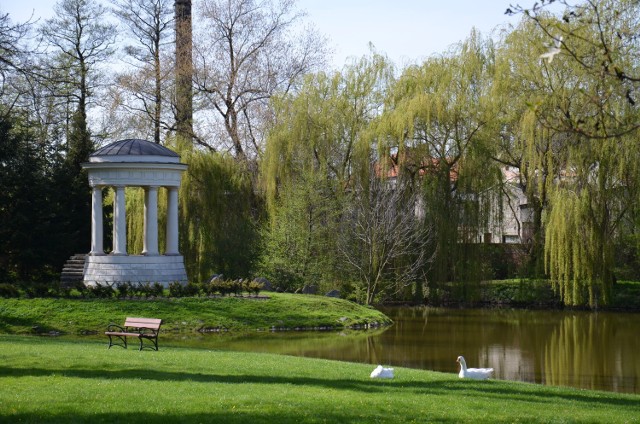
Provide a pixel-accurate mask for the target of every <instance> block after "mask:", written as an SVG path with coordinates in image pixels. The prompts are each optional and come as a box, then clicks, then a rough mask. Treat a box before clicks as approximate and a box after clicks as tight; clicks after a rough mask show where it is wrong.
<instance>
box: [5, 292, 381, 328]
mask: <svg viewBox="0 0 640 424" xmlns="http://www.w3.org/2000/svg"><path fill="white" fill-rule="evenodd" d="M127 316H137V317H148V318H162V319H163V321H164V323H163V327H162V329H163V331H165V332H166V331H195V330H199V329H202V328H226V329H229V330H255V329H257V328H262V329H269V328H271V327H286V328H295V327H305V328H316V327H335V328H341V327H343V326H345V327H346V326H353V325H364V324H371V323H379V324H382V323H385V322H389V319H388V318H387V317H386V316H385V315H384V314H382V313H381V312H379V311H377V310H375V309H373V308H368V307H364V306H362V305H358V304H356V303H353V302H349V301H347V300H344V299H334V298H330V297H326V296H311V295H294V294H284V293H269V298H268V299H256V298H247V297H245V298H237V297H223V298H179V299H166V298H161V299H157V300H145V299H135V300H116V299H88V300H83V299H0V333H4V334H28V333H33V332H34V331H35V332H39V333H47V332H51V331H53V332H59V333H63V334H79V333H84V332H87V331H89V332H91V331H98V332H102V331H104V330H105V328H106V326H107V325H108V324H109V323H111V322H115V323H117V324H122V323H123V322H124V319H125V317H127Z"/></svg>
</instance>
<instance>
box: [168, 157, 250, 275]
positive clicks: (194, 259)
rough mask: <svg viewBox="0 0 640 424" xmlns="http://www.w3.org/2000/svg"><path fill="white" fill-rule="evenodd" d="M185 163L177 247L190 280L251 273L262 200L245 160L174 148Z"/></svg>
mask: <svg viewBox="0 0 640 424" xmlns="http://www.w3.org/2000/svg"><path fill="white" fill-rule="evenodd" d="M179 153H180V155H181V158H182V161H183V162H184V163H187V164H188V165H189V168H188V170H187V172H186V173H185V174H184V175H183V179H182V185H181V189H180V228H181V237H180V251H181V253H182V254H183V255H184V257H185V266H186V268H187V274H188V275H189V277H190V279H191V280H198V281H205V280H208V279H209V277H210V276H211V275H212V274H214V273H223V274H225V275H227V276H229V277H232V278H233V277H242V276H246V275H247V274H250V273H251V270H252V269H253V267H254V261H255V258H256V257H257V254H258V253H257V252H258V250H259V247H260V243H259V236H258V232H257V228H258V222H259V219H260V209H261V206H260V204H261V202H260V199H259V198H258V197H257V196H256V194H255V193H254V191H253V184H252V181H251V178H250V174H249V172H248V170H247V169H246V168H245V165H244V164H241V163H238V162H236V161H235V160H233V158H230V157H225V156H222V155H220V154H218V153H215V152H208V151H207V152H205V151H199V150H195V149H194V150H187V149H184V150H179Z"/></svg>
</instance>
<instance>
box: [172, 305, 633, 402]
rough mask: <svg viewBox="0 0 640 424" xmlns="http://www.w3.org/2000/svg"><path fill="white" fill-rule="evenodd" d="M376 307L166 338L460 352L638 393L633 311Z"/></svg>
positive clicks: (251, 346) (449, 355)
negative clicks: (353, 318) (350, 326)
mask: <svg viewBox="0 0 640 424" xmlns="http://www.w3.org/2000/svg"><path fill="white" fill-rule="evenodd" d="M382 311H383V312H384V313H385V314H387V315H388V316H389V317H391V318H392V319H393V320H394V324H393V325H392V326H391V327H388V328H385V329H380V330H375V331H349V332H294V331H290V332H276V333H271V332H262V333H260V332H256V333H251V334H242V335H234V334H231V333H216V334H204V335H200V336H196V337H194V336H193V335H191V334H190V335H186V336H183V338H182V340H180V341H179V340H178V339H177V338H176V339H173V340H167V342H168V343H179V344H187V345H193V346H199V347H206V348H211V349H221V350H237V351H256V352H270V353H278V354H285V355H295V356H307V357H314V358H325V359H336V360H341V361H350V362H363V363H370V364H375V365H377V364H383V365H385V366H402V367H409V368H419V369H425V370H432V371H441V372H448V373H457V372H458V368H457V363H456V358H457V357H458V355H463V356H464V357H465V359H466V361H467V364H468V366H469V367H492V368H494V369H495V374H494V377H495V378H496V379H501V380H513V381H526V382H534V383H540V384H547V385H557V386H571V387H577V388H585V389H595V390H607V391H614V392H626V393H640V357H639V356H638V355H637V353H639V352H640V314H635V313H634V314H631V313H612V312H584V311H530V310H503V309H440V308H427V307H395V308H384V309H382ZM165 337H169V334H166V335H165ZM173 337H179V336H178V335H175V336H173ZM372 369H373V368H372Z"/></svg>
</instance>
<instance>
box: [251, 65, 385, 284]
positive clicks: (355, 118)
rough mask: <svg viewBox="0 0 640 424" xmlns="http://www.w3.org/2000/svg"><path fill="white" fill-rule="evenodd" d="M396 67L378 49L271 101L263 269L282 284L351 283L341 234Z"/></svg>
mask: <svg viewBox="0 0 640 424" xmlns="http://www.w3.org/2000/svg"><path fill="white" fill-rule="evenodd" d="M391 72H392V69H391V66H390V65H389V64H388V63H387V61H386V59H385V58H383V57H382V56H379V55H376V54H373V55H372V56H371V57H365V58H363V59H362V60H360V61H357V62H354V63H352V64H350V65H348V66H346V67H345V68H344V69H343V71H342V72H340V73H335V74H333V75H327V74H325V73H319V74H314V75H308V76H307V77H306V79H305V80H304V82H303V84H302V86H301V87H300V89H299V90H298V91H297V92H296V93H289V94H287V95H284V96H280V97H277V98H274V99H272V102H273V105H274V109H275V123H274V125H273V127H272V129H271V131H270V133H269V136H268V139H267V145H266V149H265V154H264V158H263V162H262V164H261V173H262V181H263V182H264V190H265V193H266V204H267V211H268V215H269V219H268V225H267V226H266V227H265V229H264V249H263V257H262V260H261V264H262V265H261V269H262V270H263V272H264V273H265V274H266V275H269V276H270V277H271V278H272V279H273V280H274V281H275V283H276V284H277V285H279V286H281V287H283V288H287V289H295V288H299V287H300V286H301V285H303V284H319V285H320V286H321V288H322V289H325V288H326V289H329V288H335V286H333V287H331V286H332V285H335V284H342V283H347V282H349V279H350V277H349V273H348V271H346V270H345V269H344V268H343V267H342V266H341V263H340V258H339V257H338V254H337V245H336V242H337V237H336V234H337V231H338V225H339V222H340V216H341V214H342V210H343V208H344V203H345V201H347V200H346V197H347V195H348V193H349V191H350V190H352V187H353V178H354V173H355V172H356V169H358V165H357V164H356V162H357V155H356V151H357V146H358V143H359V142H360V140H361V138H362V134H363V132H364V131H365V130H366V128H367V126H368V125H369V122H370V121H371V120H372V119H373V118H374V117H376V116H377V114H378V111H379V107H380V104H381V102H382V91H383V90H384V88H385V87H386V83H385V81H386V80H388V79H389V78H390V77H391ZM367 166H368V165H367Z"/></svg>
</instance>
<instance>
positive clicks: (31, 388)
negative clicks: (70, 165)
mask: <svg viewBox="0 0 640 424" xmlns="http://www.w3.org/2000/svg"><path fill="white" fill-rule="evenodd" d="M373 368H374V367H373V366H371V365H366V364H351V363H345V362H336V361H327V360H317V359H309V358H297V357H289V356H278V355H270V354H254V353H237V352H220V351H210V350H204V349H201V350H199V349H184V348H175V347H162V346H161V350H160V351H158V352H155V351H143V352H139V351H137V350H135V349H128V350H124V349H121V348H111V349H110V350H108V349H106V348H105V344H104V343H97V342H93V341H83V342H78V341H75V342H70V341H64V340H62V339H59V338H49V337H34V336H7V335H5V336H0V422H7V423H9V422H11V423H13V422H31V423H51V422H59V423H71V422H73V423H77V422H91V423H102V422H109V423H135V422H147V423H213V422H220V423H252V424H255V423H266V422H268V423H311V422H327V423H351V422H353V423H369V422H371V423H373V422H389V423H397V422H420V423H424V422H446V423H464V422H473V423H478V422H486V423H513V422H522V423H583V422H584V423H587V422H588V423H594V422H597V423H600V422H602V423H604V422H611V423H625V422H628V423H631V422H640V396H637V395H627V394H615V393H605V392H594V391H586V390H576V389H565V388H557V387H547V386H541V385H534V384H527V383H516V382H506V381H484V382H479V381H469V380H460V379H458V377H457V375H455V374H453V373H450V374H444V373H435V372H429V371H421V370H414V369H406V368H396V369H395V375H396V377H395V378H394V379H393V380H372V379H371V378H369V374H370V372H371V371H372V369H373Z"/></svg>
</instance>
